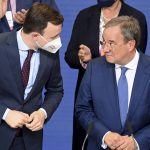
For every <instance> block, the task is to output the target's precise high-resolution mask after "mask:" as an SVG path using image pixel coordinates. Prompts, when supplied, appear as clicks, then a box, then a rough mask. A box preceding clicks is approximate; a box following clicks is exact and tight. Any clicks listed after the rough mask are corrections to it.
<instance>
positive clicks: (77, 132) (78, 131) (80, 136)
mask: <svg viewBox="0 0 150 150" xmlns="http://www.w3.org/2000/svg"><path fill="white" fill-rule="evenodd" d="M85 136H86V132H85V130H84V129H83V128H82V127H81V125H80V124H79V122H78V121H77V120H76V118H75V116H74V118H73V141H72V150H81V149H82V144H83V141H84V138H85ZM86 149H87V141H86V143H85V146H84V150H86Z"/></svg>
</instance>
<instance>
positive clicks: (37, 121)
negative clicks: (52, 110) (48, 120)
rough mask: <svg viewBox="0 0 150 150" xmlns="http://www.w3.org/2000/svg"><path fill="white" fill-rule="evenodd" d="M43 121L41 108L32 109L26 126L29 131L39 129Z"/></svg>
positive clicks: (43, 116)
mask: <svg viewBox="0 0 150 150" xmlns="http://www.w3.org/2000/svg"><path fill="white" fill-rule="evenodd" d="M44 121H45V114H44V112H43V111H42V110H38V111H34V112H33V113H32V114H31V115H30V118H29V123H26V127H27V128H28V129H29V130H31V131H39V130H41V129H42V128H43V126H44Z"/></svg>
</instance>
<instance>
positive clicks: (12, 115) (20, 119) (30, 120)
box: [5, 110, 45, 131]
mask: <svg viewBox="0 0 150 150" xmlns="http://www.w3.org/2000/svg"><path fill="white" fill-rule="evenodd" d="M44 121H45V115H44V112H43V111H41V110H37V111H34V112H33V113H32V114H31V115H30V116H29V115H28V114H26V113H23V112H21V111H16V110H10V111H9V112H8V114H7V116H6V118H5V122H6V123H7V124H8V125H9V126H10V127H11V128H22V127H23V126H26V127H27V128H28V129H29V130H31V131H38V130H41V129H42V128H43V125H44Z"/></svg>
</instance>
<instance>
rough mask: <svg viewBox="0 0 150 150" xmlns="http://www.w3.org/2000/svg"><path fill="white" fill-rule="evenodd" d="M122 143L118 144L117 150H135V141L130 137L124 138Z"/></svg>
mask: <svg viewBox="0 0 150 150" xmlns="http://www.w3.org/2000/svg"><path fill="white" fill-rule="evenodd" d="M121 141H122V142H120V143H118V146H117V147H116V150H135V149H136V147H135V141H134V139H133V138H132V137H131V136H130V137H129V136H122V140H121Z"/></svg>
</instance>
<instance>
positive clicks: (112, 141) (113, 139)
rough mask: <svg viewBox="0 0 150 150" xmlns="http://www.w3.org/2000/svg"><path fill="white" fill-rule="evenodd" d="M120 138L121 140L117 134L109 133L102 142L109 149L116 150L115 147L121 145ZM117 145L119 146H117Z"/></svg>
mask: <svg viewBox="0 0 150 150" xmlns="http://www.w3.org/2000/svg"><path fill="white" fill-rule="evenodd" d="M121 138H122V137H121V135H119V134H118V133H114V132H109V133H108V134H106V136H105V139H104V142H105V143H106V144H107V146H108V147H109V148H111V149H114V150H116V147H118V146H120V145H121V144H123V141H122V140H121ZM118 143H119V144H120V145H118Z"/></svg>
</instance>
